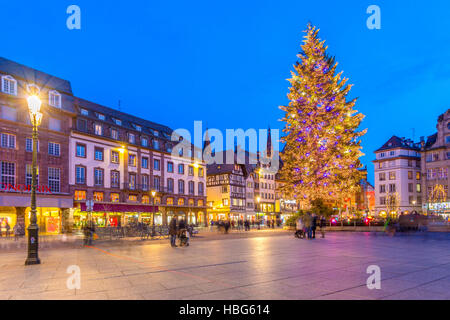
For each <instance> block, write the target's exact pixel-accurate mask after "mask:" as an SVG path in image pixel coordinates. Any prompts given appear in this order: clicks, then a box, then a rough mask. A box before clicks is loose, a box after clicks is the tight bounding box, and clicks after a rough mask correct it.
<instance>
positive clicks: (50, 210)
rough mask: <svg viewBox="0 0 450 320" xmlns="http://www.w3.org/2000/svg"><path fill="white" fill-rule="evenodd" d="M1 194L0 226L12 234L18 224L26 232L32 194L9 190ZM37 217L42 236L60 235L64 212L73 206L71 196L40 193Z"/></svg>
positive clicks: (25, 191) (62, 228) (62, 227)
mask: <svg viewBox="0 0 450 320" xmlns="http://www.w3.org/2000/svg"><path fill="white" fill-rule="evenodd" d="M3 191H4V192H0V226H1V228H2V230H3V231H5V230H6V224H8V225H9V226H10V232H12V231H13V228H14V226H15V225H16V224H18V223H19V224H21V225H22V226H23V227H24V228H25V230H26V228H28V225H29V224H30V211H31V208H30V202H31V197H30V193H29V192H28V191H27V190H25V189H24V190H20V191H19V189H17V191H16V190H14V189H12V188H11V189H8V190H3ZM36 198H37V199H36V203H37V208H36V217H37V224H38V226H39V233H40V234H60V233H62V232H63V230H64V222H65V221H64V214H63V213H64V212H65V211H66V210H67V211H68V210H70V208H72V206H73V200H72V197H71V196H69V195H61V194H49V193H38V194H37V197H36Z"/></svg>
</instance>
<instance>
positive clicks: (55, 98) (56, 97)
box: [48, 90, 61, 108]
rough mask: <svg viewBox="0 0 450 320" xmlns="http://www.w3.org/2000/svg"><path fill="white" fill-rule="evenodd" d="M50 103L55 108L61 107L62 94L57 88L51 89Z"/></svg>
mask: <svg viewBox="0 0 450 320" xmlns="http://www.w3.org/2000/svg"><path fill="white" fill-rule="evenodd" d="M48 104H49V105H51V106H52V107H55V108H61V94H60V93H59V92H58V91H56V90H52V91H49V93H48Z"/></svg>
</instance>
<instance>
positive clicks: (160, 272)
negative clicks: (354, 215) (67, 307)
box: [0, 232, 450, 300]
mask: <svg viewBox="0 0 450 320" xmlns="http://www.w3.org/2000/svg"><path fill="white" fill-rule="evenodd" d="M215 237H219V238H215ZM215 237H214V236H213V235H212V234H211V237H210V238H208V237H206V236H205V237H204V238H199V239H195V238H194V239H192V243H191V246H189V247H183V248H171V247H170V246H169V244H168V240H162V241H154V242H151V243H149V244H144V245H133V244H131V245H116V246H113V245H110V244H108V243H98V244H94V247H91V248H82V247H80V246H78V247H76V246H67V247H60V248H48V249H43V250H41V252H40V257H41V260H42V264H41V265H36V266H27V267H26V266H24V265H23V264H24V260H25V258H26V252H25V250H23V251H22V250H21V251H16V252H12V251H11V252H2V251H0V270H1V272H0V299H4V300H5V299H202V300H205V299H206V300H209V299H224V300H225V299H276V300H286V299H288V300H297V299H302V300H303V299H339V300H342V299H345V300H346V299H450V290H449V288H450V250H449V249H450V235H449V234H446V233H441V234H432V233H429V234H425V235H411V236H407V235H401V236H394V237H389V236H386V235H384V234H377V233H372V234H369V233H349V232H340V233H337V232H336V233H329V234H327V236H326V238H325V239H320V238H318V239H315V240H300V239H296V238H294V237H293V236H292V234H291V233H283V232H265V233H262V232H260V233H256V232H253V233H252V234H251V235H250V234H249V235H245V238H243V237H242V236H241V237H240V236H236V235H229V236H227V235H216V236H215ZM71 265H77V266H79V267H80V270H81V288H80V289H79V290H69V289H67V284H66V283H67V279H68V277H69V276H70V275H69V274H67V273H66V271H67V268H68V267H69V266H71ZM369 265H378V266H379V267H380V268H381V279H382V280H381V289H380V290H376V289H375V290H369V289H368V288H367V286H366V280H367V278H368V277H369V275H368V274H367V273H366V269H367V267H368V266H369Z"/></svg>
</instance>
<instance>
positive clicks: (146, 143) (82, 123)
mask: <svg viewBox="0 0 450 320" xmlns="http://www.w3.org/2000/svg"><path fill="white" fill-rule="evenodd" d="M77 128H78V130H80V131H83V132H86V131H87V120H86V119H77ZM93 130H94V134H95V135H98V136H105V130H104V126H103V125H102V124H100V123H94V124H93ZM109 132H110V135H109V137H110V138H111V139H114V140H120V137H119V130H117V129H114V128H110V131H109ZM127 141H128V142H129V143H131V144H136V141H137V136H136V135H135V134H134V133H131V132H129V133H127ZM140 145H141V146H143V147H145V148H149V147H150V140H149V138H148V137H144V136H141V137H140ZM151 145H152V148H153V149H155V150H160V148H161V145H160V141H159V140H157V139H152V144H151ZM165 149H166V151H167V152H172V145H171V144H167V146H166V148H165ZM179 154H180V156H182V155H183V154H182V152H181V151H180V152H179ZM190 156H191V154H190Z"/></svg>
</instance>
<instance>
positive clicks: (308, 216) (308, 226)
mask: <svg viewBox="0 0 450 320" xmlns="http://www.w3.org/2000/svg"><path fill="white" fill-rule="evenodd" d="M304 224H305V229H306V234H307V236H308V239H311V237H312V234H311V232H312V230H311V227H312V217H311V212H308V213H307V214H306V216H305V219H304Z"/></svg>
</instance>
